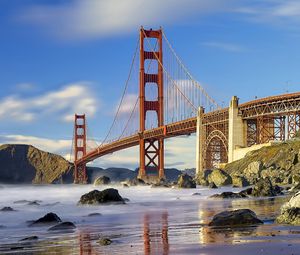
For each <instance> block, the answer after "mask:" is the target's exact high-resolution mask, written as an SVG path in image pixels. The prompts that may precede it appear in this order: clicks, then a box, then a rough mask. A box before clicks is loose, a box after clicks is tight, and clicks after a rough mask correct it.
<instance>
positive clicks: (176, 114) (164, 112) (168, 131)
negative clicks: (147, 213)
mask: <svg viewBox="0 0 300 255" xmlns="http://www.w3.org/2000/svg"><path fill="white" fill-rule="evenodd" d="M299 113H300V93H293V94H285V95H280V96H272V97H267V98H262V99H257V100H254V101H251V102H248V103H244V104H240V105H239V102H238V98H237V97H233V98H232V100H231V103H230V106H229V107H227V108H222V107H220V105H219V104H218V103H217V102H216V101H215V100H214V99H213V98H212V97H211V96H210V95H209V94H208V93H207V92H206V91H205V89H204V88H203V87H202V86H201V84H200V83H199V82H197V81H196V80H195V79H194V78H193V76H192V75H191V74H190V72H189V71H188V69H187V68H186V67H185V65H184V64H183V62H182V61H181V59H180V58H179V56H178V55H177V54H176V52H175V50H174V49H173V47H172V45H171V43H170V42H169V40H168V39H167V37H166V35H165V33H164V31H163V30H162V29H161V28H160V29H159V30H152V29H150V30H146V29H144V28H143V27H141V29H140V34H139V39H138V42H137V45H136V48H135V52H134V54H133V58H132V62H131V65H130V70H129V74H128V77H127V80H126V83H125V86H124V90H123V93H122V97H121V100H120V103H119V105H118V107H117V109H116V113H115V116H114V118H113V121H112V124H111V126H110V128H109V130H108V132H107V134H106V136H105V138H104V139H103V141H101V142H100V143H96V142H95V140H94V139H93V138H92V137H89V135H88V134H89V132H88V127H87V119H86V116H85V114H75V124H74V136H73V143H72V144H73V145H72V148H73V149H74V182H75V183H86V182H87V174H86V164H87V163H88V162H91V161H93V160H95V159H97V158H99V157H102V156H104V155H107V154H111V153H113V152H116V151H120V150H123V149H126V148H130V147H133V146H139V149H140V150H139V161H140V164H139V174H138V177H139V178H141V179H148V178H153V176H154V178H158V179H163V178H164V177H165V176H164V139H167V138H171V137H176V136H180V135H189V134H192V133H195V132H196V133H197V155H196V158H197V160H196V168H197V172H198V173H199V172H201V171H202V170H203V169H209V168H212V167H214V166H216V165H217V164H218V163H227V162H231V161H233V160H234V159H235V150H236V149H237V148H247V147H251V146H252V145H255V144H265V143H267V142H269V141H273V140H280V141H283V140H285V139H290V138H292V137H294V136H295V134H296V132H297V131H298V130H299V127H300V118H299V116H300V114H299Z"/></svg>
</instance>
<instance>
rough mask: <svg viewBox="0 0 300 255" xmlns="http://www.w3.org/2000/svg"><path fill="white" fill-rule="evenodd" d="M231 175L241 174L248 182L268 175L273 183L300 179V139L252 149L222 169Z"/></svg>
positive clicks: (289, 182) (285, 182)
mask: <svg viewBox="0 0 300 255" xmlns="http://www.w3.org/2000/svg"><path fill="white" fill-rule="evenodd" d="M224 170H225V171H226V172H227V173H229V174H230V175H231V176H243V177H245V178H246V179H247V180H248V181H249V182H250V183H254V182H255V179H257V178H260V177H263V178H264V177H270V179H271V180H272V182H273V183H278V184H292V183H296V182H298V179H299V180H300V140H299V139H294V140H289V141H286V142H278V143H275V144H274V145H272V146H269V147H263V148H261V149H259V150H256V151H252V152H249V153H247V154H246V156H245V157H244V158H242V159H240V160H237V161H234V162H232V163H229V164H227V165H226V166H225V169H224Z"/></svg>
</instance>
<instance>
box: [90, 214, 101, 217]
mask: <svg viewBox="0 0 300 255" xmlns="http://www.w3.org/2000/svg"><path fill="white" fill-rule="evenodd" d="M101 215H102V214H101V213H90V214H88V217H95V216H101Z"/></svg>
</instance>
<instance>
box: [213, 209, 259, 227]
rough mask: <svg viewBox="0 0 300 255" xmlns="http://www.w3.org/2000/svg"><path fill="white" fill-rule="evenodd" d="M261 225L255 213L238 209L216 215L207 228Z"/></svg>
mask: <svg viewBox="0 0 300 255" xmlns="http://www.w3.org/2000/svg"><path fill="white" fill-rule="evenodd" d="M258 224H263V222H262V221H261V220H260V219H258V218H257V216H256V214H255V212H253V211H251V210H249V209H239V210H234V211H224V212H221V213H218V214H216V215H215V216H214V217H213V219H212V221H211V222H210V223H209V226H214V227H223V226H228V227H238V226H247V225H248V226H249V225H250V226H251V225H258Z"/></svg>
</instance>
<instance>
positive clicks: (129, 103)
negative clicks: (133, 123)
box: [115, 94, 138, 115]
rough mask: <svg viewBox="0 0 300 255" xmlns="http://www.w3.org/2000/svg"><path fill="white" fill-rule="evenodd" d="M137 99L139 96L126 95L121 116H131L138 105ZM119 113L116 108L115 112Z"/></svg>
mask: <svg viewBox="0 0 300 255" xmlns="http://www.w3.org/2000/svg"><path fill="white" fill-rule="evenodd" d="M137 98H138V95H137V94H126V95H125V96H124V98H123V102H122V105H121V107H120V109H119V114H121V115H123V114H130V113H131V112H132V110H133V109H134V107H135V105H136V101H137ZM117 111H118V108H116V110H115V112H117Z"/></svg>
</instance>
